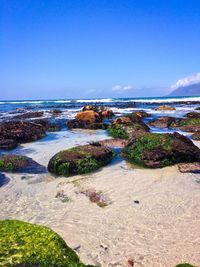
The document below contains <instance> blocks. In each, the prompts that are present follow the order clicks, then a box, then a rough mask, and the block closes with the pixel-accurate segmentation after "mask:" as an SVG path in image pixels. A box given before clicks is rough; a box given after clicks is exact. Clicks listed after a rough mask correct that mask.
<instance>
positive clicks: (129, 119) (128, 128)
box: [108, 114, 149, 139]
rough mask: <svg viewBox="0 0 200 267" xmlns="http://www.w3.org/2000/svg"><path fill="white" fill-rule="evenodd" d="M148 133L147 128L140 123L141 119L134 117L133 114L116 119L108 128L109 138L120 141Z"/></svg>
mask: <svg viewBox="0 0 200 267" xmlns="http://www.w3.org/2000/svg"><path fill="white" fill-rule="evenodd" d="M148 131H149V127H148V126H147V125H146V124H145V123H144V122H143V121H142V118H141V117H138V116H135V114H130V115H127V116H124V117H118V118H116V119H115V120H113V121H112V124H111V125H110V126H109V127H108V133H109V134H110V136H112V137H114V138H121V139H130V138H133V137H135V135H137V136H138V135H140V134H141V133H142V134H144V133H146V132H148Z"/></svg>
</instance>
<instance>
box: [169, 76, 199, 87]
mask: <svg viewBox="0 0 200 267" xmlns="http://www.w3.org/2000/svg"><path fill="white" fill-rule="evenodd" d="M196 83H200V72H198V73H196V74H194V75H191V76H187V77H185V78H183V79H180V80H178V81H177V82H176V83H175V84H173V85H171V89H177V88H179V87H185V86H188V85H192V84H196Z"/></svg>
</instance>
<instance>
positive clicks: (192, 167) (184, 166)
mask: <svg viewBox="0 0 200 267" xmlns="http://www.w3.org/2000/svg"><path fill="white" fill-rule="evenodd" d="M178 169H179V171H180V172H183V173H187V172H191V173H200V163H199V162H194V163H180V164H179V165H178Z"/></svg>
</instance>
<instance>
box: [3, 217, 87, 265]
mask: <svg viewBox="0 0 200 267" xmlns="http://www.w3.org/2000/svg"><path fill="white" fill-rule="evenodd" d="M0 229H1V231H0V266H4V267H11V266H12V267H14V266H18V265H20V266H40V267H49V266H53V267H84V266H85V265H84V264H82V263H81V262H80V261H79V258H78V256H77V255H76V253H75V252H74V251H73V250H72V249H71V248H69V247H68V246H67V245H66V243H65V242H64V240H63V239H62V238H61V237H60V236H59V235H58V234H56V233H55V232H54V231H52V230H51V229H49V228H47V227H44V226H39V225H35V224H30V223H26V222H22V221H16V220H4V221H0ZM88 267H89V266H88Z"/></svg>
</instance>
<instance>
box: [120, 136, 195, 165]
mask: <svg viewBox="0 0 200 267" xmlns="http://www.w3.org/2000/svg"><path fill="white" fill-rule="evenodd" d="M122 154H123V156H124V157H125V158H126V159H127V160H129V161H130V162H133V163H135V164H138V165H142V166H144V167H149V168H160V167H165V166H169V165H173V164H176V163H181V162H195V161H199V160H200V150H199V148H198V147H196V146H195V145H194V144H193V142H192V141H191V140H190V139H188V138H187V137H185V136H183V135H180V134H178V133H174V134H156V133H147V134H146V135H144V136H141V137H140V138H138V139H136V140H134V141H133V142H131V143H129V144H128V146H127V147H125V148H124V149H123V151H122Z"/></svg>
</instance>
